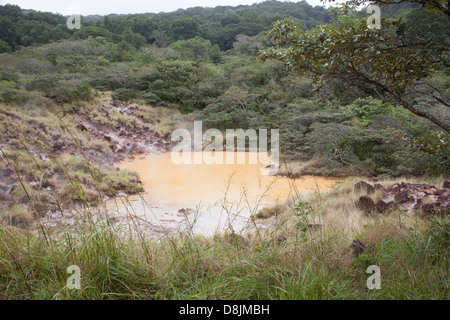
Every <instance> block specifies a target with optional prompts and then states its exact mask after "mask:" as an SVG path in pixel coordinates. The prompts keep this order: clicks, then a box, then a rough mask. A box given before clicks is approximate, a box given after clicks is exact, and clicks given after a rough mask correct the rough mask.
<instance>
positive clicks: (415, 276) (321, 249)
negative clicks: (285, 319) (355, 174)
mask: <svg viewBox="0 0 450 320" xmlns="http://www.w3.org/2000/svg"><path fill="white" fill-rule="evenodd" d="M26 146H27V143H24V149H25V151H24V152H27V151H29V149H27V148H26ZM28 154H29V155H30V156H32V154H33V153H32V152H29V153H28ZM48 154H49V158H50V159H51V160H50V161H52V162H53V164H54V165H55V166H57V167H59V168H60V173H61V175H64V177H65V179H67V181H68V183H69V184H70V185H71V186H72V187H73V189H72V190H73V192H76V193H77V194H78V201H77V205H75V204H74V203H73V202H68V203H67V202H64V201H59V200H62V199H59V198H58V195H54V196H55V199H56V201H57V203H58V207H59V213H60V214H61V217H64V216H65V215H67V214H68V212H70V214H71V215H72V216H73V221H74V223H73V225H60V224H58V223H57V224H56V226H55V225H51V224H48V223H47V222H46V221H45V217H44V216H42V213H40V212H39V211H38V210H36V206H34V205H33V203H35V202H36V199H35V198H34V197H33V194H32V193H30V192H27V190H28V189H27V187H26V185H25V183H24V182H23V180H24V179H23V176H22V173H21V171H20V170H19V169H18V166H20V163H17V162H14V161H11V159H10V158H9V156H8V153H7V152H6V151H3V161H5V163H6V165H8V166H9V167H10V168H11V170H13V171H14V172H15V173H16V177H17V180H18V182H19V184H20V185H21V186H22V187H23V190H24V192H25V195H26V198H27V200H28V201H27V203H28V206H29V208H30V210H31V213H32V215H33V217H34V221H35V222H34V227H29V228H17V227H15V226H11V225H9V224H8V223H2V224H0V299H102V300H103V299H448V298H449V279H450V277H449V256H448V252H449V246H450V240H449V239H450V236H449V233H450V228H449V225H450V224H449V221H448V218H446V217H444V218H441V219H440V220H431V221H428V222H427V221H422V220H420V219H418V218H416V217H415V216H413V215H406V214H404V213H402V212H393V213H391V214H389V215H380V216H376V217H366V216H363V215H362V214H361V212H359V211H358V210H357V209H356V208H355V206H354V200H355V199H356V198H357V197H358V196H359V195H358V194H355V193H354V192H353V184H354V183H355V182H356V181H357V179H356V178H352V179H348V180H346V181H344V182H343V183H338V184H337V185H336V187H335V189H334V190H333V191H332V192H330V193H328V194H321V193H320V192H317V193H316V194H313V195H310V196H308V197H305V196H303V195H301V194H298V193H296V192H295V191H293V197H292V199H290V200H289V201H288V202H287V203H286V204H284V205H283V206H282V208H279V207H278V208H276V211H277V213H276V214H274V215H269V216H270V219H269V220H265V222H264V223H263V222H261V221H260V220H258V218H257V217H256V218H255V215H256V214H257V212H258V210H257V209H256V208H258V205H255V206H254V207H253V209H252V210H253V211H252V213H253V217H250V218H249V222H248V225H249V226H250V229H243V230H234V229H233V227H232V223H231V221H232V219H233V213H232V210H231V209H230V207H229V206H227V204H226V201H224V210H225V212H227V213H229V215H230V217H229V219H230V228H229V229H230V230H229V231H228V232H224V233H223V232H221V233H218V234H217V235H216V236H215V237H204V236H201V235H198V234H195V233H194V232H193V231H192V230H193V229H194V228H193V227H194V226H195V223H196V220H195V219H192V220H190V223H191V224H190V225H189V226H188V228H186V229H184V230H180V231H179V232H175V233H174V232H170V231H169V230H164V229H162V232H161V233H160V234H158V236H155V235H152V234H149V233H148V232H147V231H146V229H145V227H144V226H145V224H146V223H147V222H146V221H142V218H140V217H139V216H138V215H137V214H136V213H135V212H134V211H133V203H132V202H131V201H128V200H127V198H125V199H124V200H123V201H124V202H125V203H126V204H127V206H126V208H128V209H127V210H125V212H122V216H121V219H119V220H116V219H117V216H111V211H110V210H108V209H107V207H106V205H105V203H104V201H103V200H102V197H103V194H102V190H101V187H102V184H101V182H100V181H99V178H98V177H99V173H98V171H97V170H94V169H95V166H92V164H90V163H89V162H87V161H84V162H81V163H80V162H79V160H80V159H72V161H69V167H68V163H67V161H66V162H65V161H61V160H60V158H58V157H55V156H52V154H51V152H48ZM36 164H37V167H36V169H35V170H42V173H41V175H42V179H41V180H43V181H44V180H45V179H46V178H45V173H46V171H45V170H44V169H42V166H39V165H41V162H40V161H38V160H37V159H36ZM70 165H72V166H82V167H83V166H87V167H86V168H88V169H87V170H84V171H83V172H84V175H88V176H89V177H85V178H89V179H90V181H93V183H96V186H97V188H96V190H94V192H95V196H96V197H98V198H99V201H96V202H95V205H93V203H92V201H91V200H90V197H89V195H87V194H86V188H85V187H84V182H83V181H84V180H83V179H80V178H79V177H77V176H76V175H74V172H73V170H70ZM107 176H109V177H111V179H120V176H118V175H117V174H116V175H115V176H114V173H113V172H109V173H108V174H107ZM113 176H114V177H113ZM415 180H417V179H415ZM391 182H392V181H388V180H386V181H381V182H380V183H382V184H385V185H388V184H390V183H391ZM428 182H429V183H432V182H433V181H428ZM434 182H441V180H434ZM91 191H92V190H91ZM242 203H243V204H245V203H247V204H248V203H249V202H248V199H245V196H244V198H243V201H242ZM61 221H65V220H61ZM6 222H7V221H6ZM262 225H264V227H262ZM236 232H237V233H236ZM354 239H359V240H360V241H362V242H363V243H365V244H366V245H367V248H368V249H367V250H366V251H365V252H363V253H362V254H360V255H358V256H354V255H353V254H352V251H351V248H350V244H351V242H352V241H353V240H354ZM372 264H374V265H378V266H379V267H380V268H381V275H382V284H381V288H382V289H381V290H368V289H367V287H366V279H367V277H368V275H367V274H366V273H365V271H366V269H367V267H368V266H369V265H372ZM70 265H77V266H79V267H80V269H81V289H80V290H76V289H73V290H70V289H68V287H67V279H68V277H69V276H70V274H68V273H67V272H66V270H67V268H68V267H69V266H70Z"/></svg>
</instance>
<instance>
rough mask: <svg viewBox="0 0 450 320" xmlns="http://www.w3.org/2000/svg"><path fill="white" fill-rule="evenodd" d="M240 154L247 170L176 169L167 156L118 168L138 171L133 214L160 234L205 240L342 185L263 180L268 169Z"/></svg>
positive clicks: (193, 166) (311, 179)
mask: <svg viewBox="0 0 450 320" xmlns="http://www.w3.org/2000/svg"><path fill="white" fill-rule="evenodd" d="M237 154H238V153H234V155H235V160H237V158H236V156H237ZM244 154H245V159H246V161H245V164H236V163H237V161H234V163H235V164H212V165H208V164H180V165H177V164H175V163H174V162H173V161H172V158H171V154H170V153H166V154H160V155H154V154H150V155H145V156H141V157H136V159H133V160H127V161H124V162H122V163H121V164H120V165H119V167H120V168H121V169H129V170H133V171H137V172H138V173H139V175H140V177H141V181H142V183H143V185H144V188H145V193H144V194H141V195H140V196H133V197H130V199H131V200H132V201H131V203H132V206H133V212H138V213H141V214H143V215H144V218H145V219H147V220H150V221H152V222H153V223H154V224H156V225H159V226H161V227H162V228H163V229H170V230H172V229H174V228H176V229H178V230H179V229H185V228H187V227H188V226H189V225H190V224H194V228H193V229H194V231H197V232H198V233H202V234H209V235H212V234H214V232H216V231H218V230H219V229H223V228H225V227H227V226H228V227H229V226H230V223H231V224H232V225H233V229H235V231H238V230H236V229H240V228H243V227H245V225H248V221H249V219H248V218H249V217H250V216H251V214H254V213H257V212H258V211H259V210H260V209H262V208H264V207H268V206H271V205H276V204H277V203H283V202H284V201H285V200H287V199H288V198H289V197H290V196H294V195H296V194H305V193H311V192H314V191H318V190H320V191H321V192H324V191H328V190H331V189H332V188H333V185H334V184H335V182H336V181H339V180H340V179H334V178H324V177H313V176H303V177H302V178H300V179H295V180H294V179H289V178H284V177H277V176H270V175H265V174H266V173H267V169H265V168H264V166H262V165H260V164H249V162H250V161H249V153H244ZM221 155H222V154H221ZM225 155H226V153H225V152H224V153H223V156H224V157H225ZM224 162H226V161H224ZM194 222H195V223H194Z"/></svg>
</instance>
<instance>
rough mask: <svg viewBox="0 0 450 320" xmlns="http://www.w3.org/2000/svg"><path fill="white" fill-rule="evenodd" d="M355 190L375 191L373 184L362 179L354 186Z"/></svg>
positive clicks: (370, 192) (369, 192) (368, 192)
mask: <svg viewBox="0 0 450 320" xmlns="http://www.w3.org/2000/svg"><path fill="white" fill-rule="evenodd" d="M354 190H355V192H362V191H364V192H366V193H367V194H372V193H374V192H375V189H374V187H372V185H370V184H368V183H367V182H365V181H360V182H358V183H356V184H355V187H354Z"/></svg>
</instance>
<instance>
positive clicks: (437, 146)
mask: <svg viewBox="0 0 450 320" xmlns="http://www.w3.org/2000/svg"><path fill="white" fill-rule="evenodd" d="M382 10H383V11H382V12H383V18H386V19H391V20H395V19H399V18H401V19H402V20H403V21H406V22H407V23H423V24H427V25H429V26H430V29H429V31H426V33H425V31H424V34H412V35H410V36H413V37H414V36H418V37H419V36H420V37H424V36H425V37H428V38H433V39H436V40H439V41H441V42H442V41H444V42H445V41H448V39H450V23H449V21H448V19H447V18H446V17H445V15H443V14H441V13H430V12H427V11H426V10H424V9H422V8H420V7H418V6H417V5H414V4H408V3H403V4H400V5H394V6H390V7H388V8H383V9H382ZM367 17H368V14H366V13H365V12H363V11H353V12H343V11H340V10H337V9H336V8H331V9H325V8H323V7H312V6H310V5H309V4H307V3H306V2H305V1H303V2H300V3H289V2H279V1H265V2H263V3H259V4H254V5H252V6H238V7H228V6H221V7H216V8H200V7H197V8H191V9H187V10H178V11H176V12H172V13H161V14H140V15H123V16H105V17H94V16H91V17H83V20H82V27H81V29H80V30H69V29H68V28H67V26H66V25H65V23H66V19H67V18H65V17H62V16H60V15H55V14H51V13H41V12H34V11H28V10H22V9H21V8H19V7H17V6H11V5H5V6H0V52H3V54H1V55H0V101H1V102H2V103H4V104H9V105H14V106H17V107H18V108H24V109H26V108H35V107H36V106H38V107H39V106H42V105H57V106H59V107H60V108H61V109H62V110H63V111H64V112H66V113H77V112H80V109H79V106H78V104H77V102H78V101H81V100H84V101H89V100H90V99H92V97H93V96H94V95H95V94H96V91H112V92H113V97H114V99H116V100H120V101H125V102H131V101H142V102H145V103H147V104H150V105H154V106H163V107H167V108H172V109H177V110H180V111H182V112H184V113H195V115H196V117H197V118H198V119H202V120H203V121H204V126H205V127H213V128H218V129H222V130H223V129H226V128H255V129H257V128H267V127H268V126H270V127H272V128H280V130H281V148H282V150H281V151H282V152H283V154H284V155H285V156H287V157H288V158H289V159H291V160H302V161H303V160H311V159H319V160H320V164H319V166H321V167H322V168H323V170H322V171H321V172H322V173H327V172H328V174H337V173H342V172H344V173H345V174H361V175H368V176H373V175H380V174H386V175H395V176H397V175H405V174H415V175H417V174H424V173H442V172H448V171H449V170H448V169H449V168H448V163H449V161H448V160H449V150H448V135H446V134H445V133H443V132H441V131H442V130H440V128H438V127H437V126H435V125H433V124H432V123H430V122H428V121H426V120H424V119H421V118H418V117H417V116H415V115H413V114H412V113H411V112H409V111H407V110H405V109H402V108H399V107H398V106H397V105H396V102H395V101H391V100H386V99H382V98H381V97H380V96H378V95H377V94H376V93H375V92H373V91H370V90H364V88H359V89H358V88H353V87H348V86H346V84H345V83H343V82H339V81H333V80H332V79H329V80H328V81H326V82H325V83H324V84H323V85H322V86H321V88H320V89H318V88H316V87H315V86H314V85H313V83H312V81H311V80H309V79H306V78H303V77H298V76H297V75H295V74H293V73H290V72H289V71H288V70H287V69H286V68H285V66H284V65H283V64H282V63H280V62H278V61H273V60H267V61H262V60H261V58H260V54H261V52H262V51H263V50H264V49H267V48H269V47H271V46H272V43H271V38H270V37H268V36H267V34H266V32H267V31H269V30H270V29H271V28H272V23H273V22H275V21H276V20H279V19H285V18H290V19H291V20H292V21H294V22H295V23H298V25H299V26H300V28H302V29H303V30H305V31H306V30H311V29H313V28H315V27H317V26H319V25H322V24H329V25H332V26H339V25H355V24H360V23H364V22H365V21H366V20H367ZM446 39H447V40H446ZM448 62H449V61H448V59H447V60H444V61H442V63H441V64H440V66H441V68H440V69H439V70H435V72H434V75H433V76H432V77H430V78H428V79H427V81H430V82H431V83H433V84H435V86H436V87H438V88H439V90H440V91H441V92H446V93H448V91H449V87H450V81H449V77H450V73H449V72H450V70H449V68H448V67H449V63H448ZM416 103H417V105H419V107H420V108H423V109H424V110H428V111H429V112H432V113H434V114H436V115H437V116H439V117H440V118H441V119H443V121H447V123H448V118H449V116H448V112H447V110H446V109H448V107H446V106H444V105H443V104H439V103H436V102H435V101H431V100H429V99H418V100H417V101H416ZM89 116H90V117H91V118H92V119H93V120H94V121H98V122H99V123H102V121H104V119H102V117H101V116H98V115H95V114H90V115H89ZM327 170H328V171H327Z"/></svg>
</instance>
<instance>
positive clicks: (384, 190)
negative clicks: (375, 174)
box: [373, 183, 386, 192]
mask: <svg viewBox="0 0 450 320" xmlns="http://www.w3.org/2000/svg"><path fill="white" fill-rule="evenodd" d="M373 187H374V189H375V190H380V191H383V192H386V188H385V187H383V186H382V185H381V184H379V183H375V184H374V185H373Z"/></svg>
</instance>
